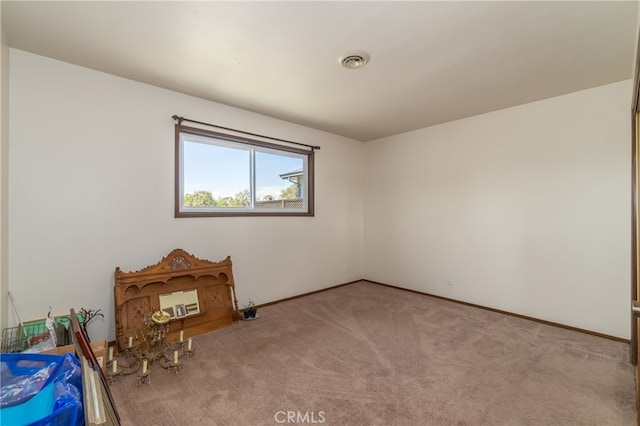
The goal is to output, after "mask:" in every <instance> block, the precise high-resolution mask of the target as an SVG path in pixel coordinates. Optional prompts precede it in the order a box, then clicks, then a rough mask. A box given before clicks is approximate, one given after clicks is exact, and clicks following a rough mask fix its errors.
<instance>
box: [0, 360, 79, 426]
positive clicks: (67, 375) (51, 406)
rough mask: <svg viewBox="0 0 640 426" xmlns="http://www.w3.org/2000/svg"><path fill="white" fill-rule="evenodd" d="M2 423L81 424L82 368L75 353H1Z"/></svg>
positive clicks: (10, 425) (12, 425)
mask: <svg viewBox="0 0 640 426" xmlns="http://www.w3.org/2000/svg"><path fill="white" fill-rule="evenodd" d="M0 373H1V376H0V380H1V381H0V424H1V425H2V426H5V425H6V426H23V425H24V426H27V425H28V426H31V425H33V426H57V425H61V426H62V425H64V426H81V425H83V424H84V411H83V409H82V369H81V367H80V362H79V361H78V359H77V358H76V357H75V356H74V355H72V354H71V353H67V354H66V355H49V354H20V353H15V354H2V355H0Z"/></svg>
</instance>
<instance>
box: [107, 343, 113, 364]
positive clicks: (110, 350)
mask: <svg viewBox="0 0 640 426" xmlns="http://www.w3.org/2000/svg"><path fill="white" fill-rule="evenodd" d="M112 359H113V346H109V359H108V361H111V360H112Z"/></svg>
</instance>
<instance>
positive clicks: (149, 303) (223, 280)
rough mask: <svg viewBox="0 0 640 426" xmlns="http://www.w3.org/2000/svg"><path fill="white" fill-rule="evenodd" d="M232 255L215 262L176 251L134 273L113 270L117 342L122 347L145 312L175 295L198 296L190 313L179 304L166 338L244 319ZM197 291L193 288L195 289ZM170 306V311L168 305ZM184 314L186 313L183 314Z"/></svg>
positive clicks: (208, 329) (171, 338) (119, 348)
mask: <svg viewBox="0 0 640 426" xmlns="http://www.w3.org/2000/svg"><path fill="white" fill-rule="evenodd" d="M231 266H232V263H231V257H229V256H227V258H226V259H224V260H222V261H220V262H211V261H208V260H202V259H198V258H196V257H194V256H193V255H191V254H189V253H187V252H186V251H184V250H182V249H175V250H173V251H172V252H171V253H169V254H168V255H167V256H166V257H164V258H163V259H162V260H161V261H160V262H158V263H157V264H156V265H151V266H147V267H146V268H144V269H141V270H139V271H135V272H122V271H121V270H120V267H117V268H116V271H115V287H114V294H115V314H116V344H117V347H118V350H121V349H122V348H124V347H125V346H126V345H128V341H129V337H134V338H135V335H136V331H138V330H139V329H140V328H141V326H142V325H143V323H144V316H145V314H147V313H148V312H150V311H152V310H160V308H161V300H160V299H161V297H160V296H161V295H162V296H163V298H165V299H164V300H167V297H172V295H173V294H177V295H178V297H180V296H181V294H182V292H184V294H187V293H188V294H189V295H191V297H192V298H193V297H194V293H195V296H197V307H196V304H195V303H194V304H193V305H194V307H193V309H194V310H193V311H192V313H189V314H186V315H184V314H185V312H183V309H182V308H180V309H179V310H180V312H179V313H173V315H172V316H173V317H174V319H172V320H171V322H170V325H169V331H168V333H167V335H166V337H165V338H166V339H167V341H171V340H176V339H177V338H178V336H179V332H180V331H181V330H182V331H183V336H184V338H187V337H190V336H194V335H197V334H202V333H206V332H209V331H212V330H216V329H218V328H222V327H226V326H228V325H231V324H233V323H234V322H235V321H237V320H238V319H240V314H239V310H238V301H237V299H236V291H235V283H234V281H233V272H232V268H231ZM193 290H195V292H194V291H193ZM169 310H172V309H171V308H169ZM183 315H184V316H183Z"/></svg>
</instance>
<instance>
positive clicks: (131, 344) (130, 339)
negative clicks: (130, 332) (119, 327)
mask: <svg viewBox="0 0 640 426" xmlns="http://www.w3.org/2000/svg"><path fill="white" fill-rule="evenodd" d="M131 346H133V337H131V336H129V347H131Z"/></svg>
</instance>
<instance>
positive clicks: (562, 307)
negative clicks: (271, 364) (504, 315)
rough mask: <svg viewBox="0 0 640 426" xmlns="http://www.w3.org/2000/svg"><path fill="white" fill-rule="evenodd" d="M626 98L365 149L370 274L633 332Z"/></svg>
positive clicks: (603, 96)
mask: <svg viewBox="0 0 640 426" xmlns="http://www.w3.org/2000/svg"><path fill="white" fill-rule="evenodd" d="M630 92H631V81H624V82H620V83H615V84H611V85H607V86H603V87H597V88H593V89H590V90H585V91H581V92H576V93H573V94H569V95H565V96H560V97H556V98H552V99H547V100H544V101H540V102H535V103H530V104H526V105H521V106H518V107H514V108H509V109H505V110H501V111H496V112H493V113H489V114H484V115H480V116H476V117H472V118H468V119H464V120H460V121H455V122H451V123H447V124H443V125H439V126H434V127H430V128H426V129H422V130H418V131H414V132H410V133H406V134H402V135H396V136H393V137H389V138H385V139H381V140H378V141H374V142H370V143H367V144H366V145H365V147H366V170H367V172H366V189H365V205H364V224H365V244H364V246H365V253H364V258H365V266H364V270H365V276H366V278H368V279H371V280H374V281H380V282H384V283H389V284H394V285H398V286H402V287H407V288H410V289H414V290H419V291H424V292H428V293H433V294H436V295H441V296H445V297H450V298H454V299H459V300H463V301H467V302H471V303H475V304H479V305H484V306H488V307H493V308H497V309H502V310H506V311H510V312H515V313H519V314H523V315H528V316H532V317H536V318H540V319H544V320H548V321H554V322H558V323H562V324H567V325H570V326H575V327H580V328H584V329H588V330H593V331H596V332H601V333H606V334H610V335H614V336H620V337H623V338H628V337H629V324H630V318H629V294H630V288H629V286H630V284H629V283H630V281H629V280H630V275H629V274H630V263H629V262H630V164H631V160H630V155H631V153H630V124H629V110H630V97H629V93H630Z"/></svg>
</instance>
